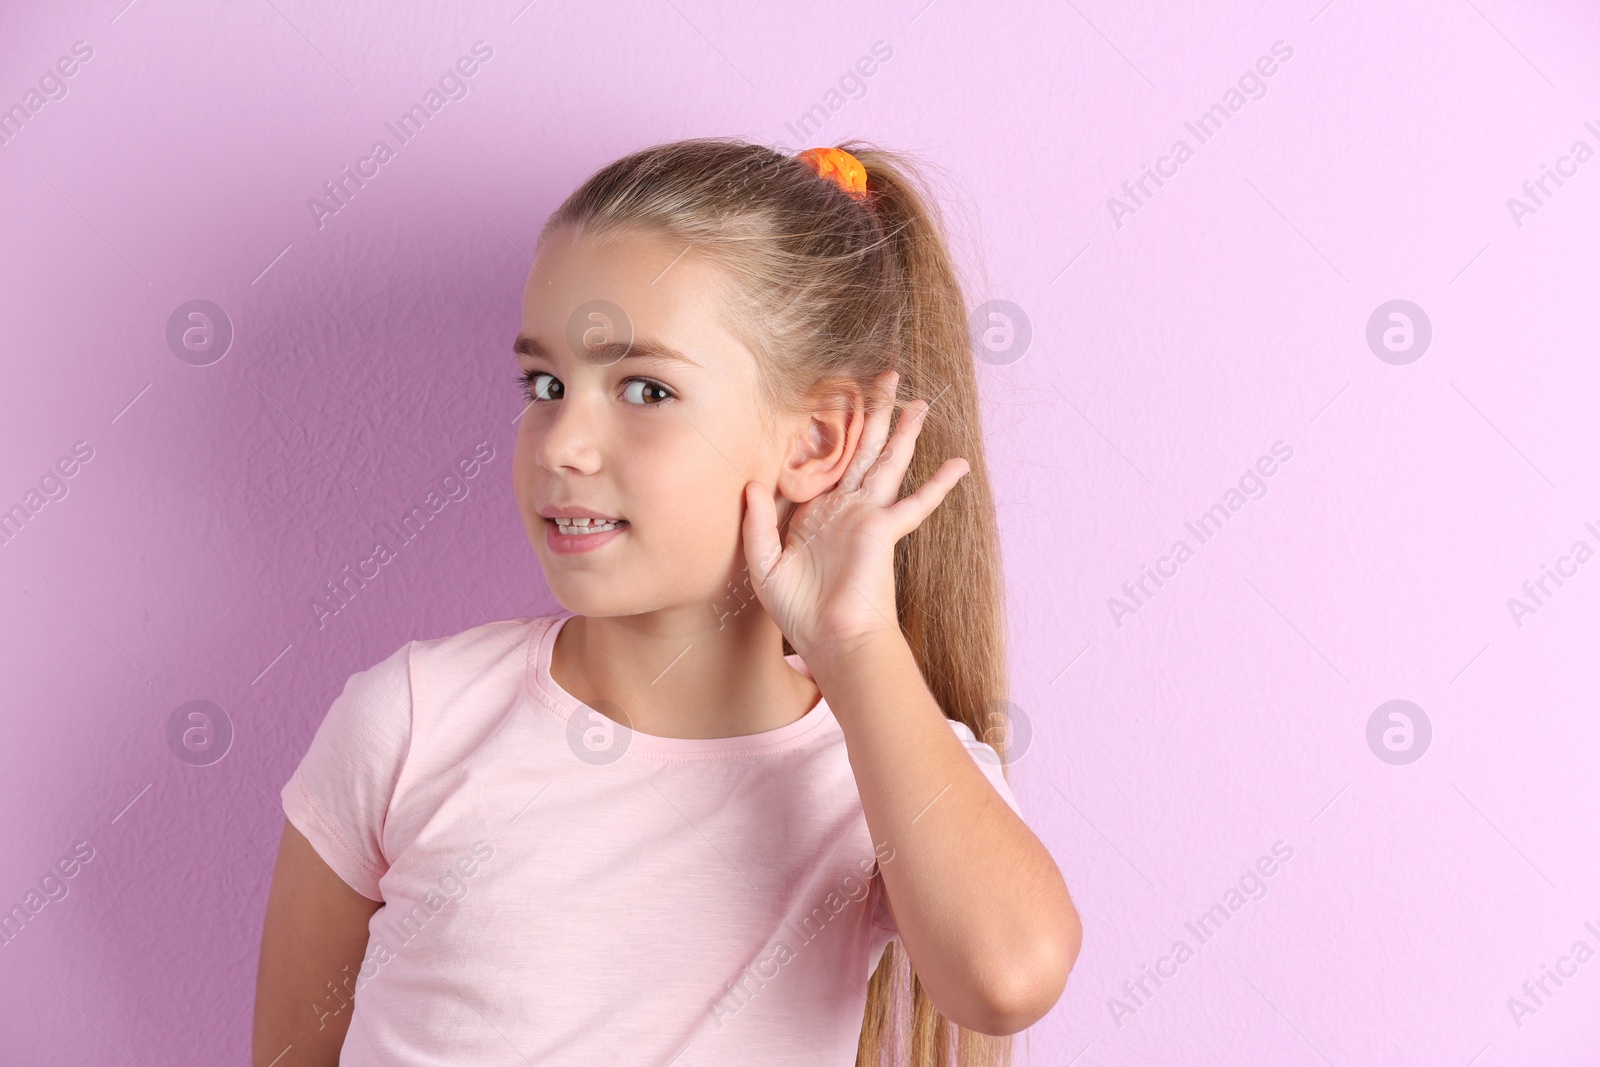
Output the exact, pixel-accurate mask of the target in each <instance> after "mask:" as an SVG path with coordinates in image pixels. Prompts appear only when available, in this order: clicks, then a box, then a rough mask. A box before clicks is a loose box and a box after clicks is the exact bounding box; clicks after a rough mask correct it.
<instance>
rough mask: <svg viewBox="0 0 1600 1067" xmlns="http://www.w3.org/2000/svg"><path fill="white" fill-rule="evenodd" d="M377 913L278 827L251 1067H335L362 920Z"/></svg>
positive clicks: (363, 940) (287, 826)
mask: <svg viewBox="0 0 1600 1067" xmlns="http://www.w3.org/2000/svg"><path fill="white" fill-rule="evenodd" d="M381 907H383V905H382V903H380V902H379V901H376V900H369V899H367V898H366V897H364V896H362V895H361V894H360V893H357V892H356V891H355V890H354V889H351V888H350V887H349V886H348V885H346V884H345V882H344V880H343V879H341V878H340V877H339V876H338V875H337V874H335V873H334V872H333V869H332V868H330V867H329V866H328V865H327V863H325V862H324V861H323V859H322V857H321V856H319V855H317V853H316V850H315V849H313V848H312V847H311V842H309V841H307V840H306V838H305V835H304V834H302V833H301V832H300V831H299V830H297V829H295V828H294V825H293V824H292V823H288V822H285V823H284V826H283V838H282V840H281V841H280V842H279V845H278V863H277V867H276V869H275V870H274V871H273V874H272V888H271V890H270V891H269V893H268V895H267V915H266V922H265V924H264V928H263V930H262V934H261V962H260V966H259V968H258V970H257V973H256V1011H255V1029H254V1032H253V1034H252V1037H251V1062H252V1064H254V1067H269V1065H276V1067H337V1065H338V1063H339V1048H340V1046H341V1045H343V1044H344V1035H345V1031H346V1030H348V1029H349V1027H350V1011H351V1004H350V1001H351V998H352V992H351V990H352V989H353V986H354V982H355V976H356V975H358V974H360V971H361V963H362V960H363V958H364V956H365V954H366V950H367V920H368V919H370V918H371V917H372V913H373V912H375V911H377V910H378V909H379V908H381ZM347 968H348V969H347ZM330 983H331V985H332V988H330ZM291 1046H292V1048H291ZM286 1049H287V1050H288V1055H284V1052H285V1050H286ZM280 1057H281V1058H280Z"/></svg>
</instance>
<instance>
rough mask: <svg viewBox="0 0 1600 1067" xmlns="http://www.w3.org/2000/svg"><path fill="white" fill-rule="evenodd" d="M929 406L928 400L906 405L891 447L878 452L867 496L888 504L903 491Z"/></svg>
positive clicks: (885, 504)
mask: <svg viewBox="0 0 1600 1067" xmlns="http://www.w3.org/2000/svg"><path fill="white" fill-rule="evenodd" d="M929 406H930V405H929V404H928V402H927V401H926V400H914V401H912V402H911V403H909V404H907V405H906V406H905V410H903V411H901V412H900V420H899V422H897V423H896V424H895V428H894V437H893V438H892V439H891V440H890V441H889V447H888V448H886V449H884V450H883V452H882V453H881V454H880V455H879V456H878V465H877V467H876V468H875V469H873V470H870V471H868V472H867V479H866V486H867V494H868V495H867V499H869V500H871V501H872V502H873V503H874V504H877V505H878V506H879V507H888V506H889V505H890V504H893V503H894V502H895V498H896V497H897V496H899V495H900V485H901V483H903V482H904V481H905V480H906V470H907V469H908V468H909V467H910V466H911V456H912V453H913V452H914V451H915V450H916V447H917V436H918V435H919V434H921V433H922V422H923V420H924V419H925V418H926V417H927V414H928V408H929Z"/></svg>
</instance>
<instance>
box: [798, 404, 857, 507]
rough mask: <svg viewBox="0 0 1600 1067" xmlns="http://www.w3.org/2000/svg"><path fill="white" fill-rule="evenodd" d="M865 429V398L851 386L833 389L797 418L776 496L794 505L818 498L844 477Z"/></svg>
mask: <svg viewBox="0 0 1600 1067" xmlns="http://www.w3.org/2000/svg"><path fill="white" fill-rule="evenodd" d="M865 426H866V395H865V394H864V393H863V392H862V391H861V389H860V387H859V386H857V385H856V384H855V383H854V382H847V383H842V384H835V385H833V386H832V387H831V388H830V389H829V391H828V392H827V393H826V394H825V395H823V396H822V397H820V398H819V402H818V403H817V404H815V405H814V406H813V407H812V409H811V411H810V412H809V413H808V414H806V415H804V416H801V420H800V422H799V424H798V427H797V428H796V430H795V432H794V434H793V436H792V437H791V438H790V446H789V456H788V459H786V460H785V461H784V465H783V469H782V470H780V471H779V472H778V485H777V488H778V492H779V493H780V494H781V495H782V496H783V497H784V498H785V499H788V500H792V501H794V502H795V503H796V504H804V503H805V502H806V501H808V500H811V499H813V498H815V497H818V496H821V495H822V494H823V493H826V492H827V491H828V490H830V489H832V488H833V487H834V486H836V485H838V484H839V480H840V479H841V478H843V477H844V473H845V471H846V470H848V469H849V467H850V461H851V460H852V459H853V458H854V457H855V453H856V449H857V448H858V447H859V446H860V444H861V431H862V429H863V428H864V427H865Z"/></svg>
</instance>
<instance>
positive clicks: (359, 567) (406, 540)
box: [309, 441, 494, 630]
mask: <svg viewBox="0 0 1600 1067" xmlns="http://www.w3.org/2000/svg"><path fill="white" fill-rule="evenodd" d="M492 459H494V446H493V445H491V444H490V443H489V442H488V441H479V442H478V444H477V445H476V446H475V447H474V448H473V450H472V452H471V453H469V454H468V455H465V456H462V457H461V458H460V459H458V460H456V461H455V463H453V464H451V466H450V469H449V470H448V471H446V472H445V474H444V476H443V477H441V478H440V479H439V484H438V486H437V487H436V488H431V489H429V490H428V492H427V494H426V495H425V496H424V497H423V498H422V502H421V503H420V504H413V505H411V507H410V509H409V510H407V511H406V513H405V514H404V515H403V516H401V518H400V525H399V526H395V524H394V523H392V522H387V521H386V522H385V523H384V524H383V528H382V529H380V530H379V534H380V536H379V538H378V541H377V543H376V544H374V545H373V547H372V554H371V555H369V556H367V557H366V558H365V559H361V560H357V561H356V564H355V573H353V574H352V573H351V571H350V564H348V563H347V564H345V565H344V567H343V568H341V571H340V573H341V575H342V577H339V578H336V579H335V580H334V581H331V582H328V583H327V584H326V585H325V586H324V587H323V594H324V595H323V598H322V599H319V598H318V597H312V598H311V599H310V601H309V603H310V605H311V613H312V615H314V616H315V617H316V620H317V629H318V630H322V629H325V628H326V627H327V625H328V620H329V619H330V618H332V617H333V616H335V615H337V614H339V612H341V611H343V610H344V609H345V608H347V607H349V606H350V604H351V602H352V601H353V600H355V597H356V594H357V593H358V592H360V591H361V590H362V589H365V588H366V587H367V583H368V582H370V581H373V580H375V579H376V578H377V577H378V575H380V574H382V573H383V571H382V568H383V567H385V566H387V565H388V564H390V563H392V562H393V561H394V560H395V559H397V558H398V555H399V553H398V552H397V551H396V549H394V548H391V547H390V546H389V541H388V540H387V539H386V538H388V537H392V538H393V539H394V542H395V544H396V545H397V546H399V547H402V548H403V547H405V546H406V545H409V544H411V543H412V542H413V541H415V540H416V539H417V537H418V536H419V535H420V534H421V533H422V530H423V528H424V527H426V526H427V525H428V524H429V523H430V522H432V521H433V520H434V518H435V517H436V516H437V515H438V514H439V512H441V511H443V510H444V509H445V506H446V505H447V504H449V502H450V501H452V500H455V501H462V500H465V499H467V494H468V493H470V492H471V491H472V489H471V487H470V486H469V485H467V482H468V481H469V480H471V479H472V478H475V477H477V476H478V472H479V471H480V470H482V469H483V464H485V463H488V462H489V461H490V460H492ZM458 474H459V477H458V476H457V475H458ZM369 568H370V573H369Z"/></svg>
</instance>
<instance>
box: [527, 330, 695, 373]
mask: <svg viewBox="0 0 1600 1067" xmlns="http://www.w3.org/2000/svg"><path fill="white" fill-rule="evenodd" d="M625 344H626V342H623V341H613V342H611V344H609V345H604V346H601V347H600V348H596V349H591V351H595V352H603V351H605V350H606V349H608V348H622V347H623V346H624V345H625ZM511 350H512V351H513V352H516V353H517V354H518V355H521V356H533V357H535V358H538V359H544V360H548V361H549V362H551V363H554V362H555V361H556V360H555V356H554V355H552V354H551V352H550V349H549V348H547V347H546V346H545V344H544V342H543V341H540V340H539V339H538V338H537V337H530V336H528V335H527V334H525V333H524V334H519V335H518V336H517V339H516V341H515V342H513V343H512V345H511ZM618 358H619V359H654V360H658V361H660V362H663V363H682V364H685V365H687V366H690V367H699V366H700V364H698V363H696V362H695V361H694V360H692V359H690V358H689V357H688V356H686V355H684V354H683V353H682V352H679V351H678V350H677V349H676V348H673V347H672V346H671V345H669V344H665V343H664V342H661V341H653V340H650V339H649V338H645V337H635V338H634V339H633V343H632V344H631V345H627V351H625V352H621V353H619V355H618Z"/></svg>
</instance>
